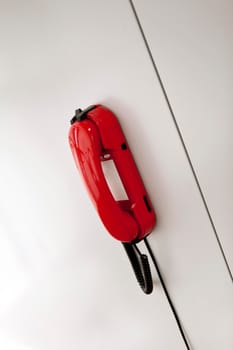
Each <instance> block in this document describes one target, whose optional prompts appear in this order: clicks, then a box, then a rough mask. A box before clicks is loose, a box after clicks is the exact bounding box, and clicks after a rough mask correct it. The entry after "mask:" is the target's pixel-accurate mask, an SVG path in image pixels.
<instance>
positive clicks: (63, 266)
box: [0, 0, 233, 350]
mask: <svg viewBox="0 0 233 350" xmlns="http://www.w3.org/2000/svg"><path fill="white" fill-rule="evenodd" d="M155 4H156V5H154V4H152V3H150V2H142V1H141V2H140V1H136V4H135V5H136V9H137V11H138V14H139V17H140V18H141V20H142V25H143V28H145V33H146V35H148V37H150V36H151V45H152V46H153V45H155V46H153V47H154V50H155V52H158V56H160V57H162V58H163V57H165V56H166V51H164V47H163V45H160V46H159V47H157V48H156V43H157V41H156V40H155V39H153V38H152V36H153V33H154V31H156V32H157V31H159V30H160V27H159V28H157V27H156V26H154V25H155V24H157V23H158V18H157V19H156V17H153V16H155V13H156V11H154V8H153V6H158V9H159V10H160V9H164V6H165V5H163V3H162V2H157V3H156V2H155ZM151 6H152V7H151ZM167 6H168V8H170V6H171V5H170V4H168V5H167ZM177 6H178V5H177ZM158 9H157V10H158ZM165 10H166V9H164V11H165ZM176 11H177V8H176V9H174V10H173V13H175V14H176ZM187 12H188V10H187ZM0 13H1V14H0V16H1V18H0V37H1V38H0V39H1V40H0V42H1V60H0V71H1V85H0V99H1V103H0V115H1V117H0V155H1V161H2V163H1V182H0V193H1V201H0V224H1V225H0V230H1V231H0V262H1V264H0V266H1V267H0V276H1V279H0V345H1V348H3V349H4V350H5V349H17V350H18V349H19V350H21V349H43V350H44V349H45V350H46V349H50V350H51V349H58V350H63V349H76V348H82V349H101V350H103V349H109V348H111V349H113V350H114V349H135V350H137V349H142V348H143V349H147V350H150V349H154V348H155V347H156V348H158V349H165V350H166V349H171V348H172V349H185V346H184V344H183V342H182V339H181V337H180V334H179V331H178V328H177V324H176V322H175V320H174V318H173V315H172V312H171V310H170V308H169V305H168V303H167V300H166V298H165V296H164V293H163V291H162V288H161V286H160V284H159V283H158V280H157V278H156V276H155V279H156V283H155V290H154V293H153V294H152V295H151V296H145V295H143V294H142V292H141V291H140V289H139V288H138V286H137V283H136V281H135V278H134V276H133V273H132V271H131V268H130V266H129V262H128V261H127V258H126V256H125V253H124V251H123V249H122V247H121V245H120V244H119V242H117V241H114V240H113V239H112V238H111V237H110V235H109V234H108V233H107V232H106V231H105V229H104V228H103V226H102V224H101V223H100V221H99V219H98V217H97V215H96V213H95V211H94V208H93V207H92V205H91V203H90V200H89V198H88V197H87V194H86V192H85V189H84V187H83V184H82V181H81V179H80V177H79V174H78V173H77V171H76V168H75V165H74V162H73V159H72V156H71V152H70V149H69V146H68V140H67V134H68V129H69V120H70V118H71V117H72V115H73V113H74V110H75V109H76V108H77V107H86V106H87V105H89V104H92V103H96V102H100V103H104V104H106V105H107V106H108V107H110V108H111V109H112V110H113V111H114V112H115V113H116V114H117V116H118V117H119V120H120V122H121V124H122V126H123V128H124V131H125V134H126V135H127V139H128V142H129V144H130V146H131V149H132V152H133V154H134V156H135V159H136V162H137V164H138V167H139V169H140V172H141V174H142V177H143V179H144V182H145V184H146V187H147V189H148V192H149V194H150V197H151V199H152V201H153V203H154V207H155V210H156V213H157V216H158V225H157V228H156V230H155V231H154V233H153V234H152V235H151V239H150V242H151V244H152V247H153V249H154V252H155V254H156V256H157V259H158V261H159V264H160V266H161V270H162V272H163V275H164V277H165V280H166V284H167V286H168V289H169V291H170V293H171V296H172V299H173V301H174V304H175V306H176V308H177V311H178V313H179V315H180V318H181V321H182V324H183V326H184V328H185V331H186V333H187V336H188V338H189V340H190V342H191V344H192V346H193V349H203V348H205V349H220V348H222V349H224V350H225V349H231V348H232V345H233V338H232V332H231V326H232V322H233V312H232V310H233V309H232V306H233V296H232V284H231V280H230V278H229V273H228V270H227V268H226V265H225V262H224V260H223V257H222V254H221V251H220V249H219V245H218V243H217V241H216V238H215V235H214V233H213V228H212V226H211V223H210V220H209V217H208V215H207V213H206V210H205V207H204V205H203V201H202V198H201V196H200V193H199V191H198V188H197V186H196V183H195V180H194V177H193V173H192V171H191V169H190V165H189V163H188V161H187V157H186V154H185V152H184V149H183V147H182V144H181V141H180V137H179V134H178V133H177V130H176V128H175V126H174V123H173V120H172V117H171V114H170V111H169V108H168V106H167V103H166V101H165V99H164V95H163V92H162V89H161V86H160V84H159V81H158V78H157V77H156V75H155V73H154V69H153V66H152V64H151V61H150V58H149V56H148V52H147V50H146V47H145V43H144V41H143V39H142V35H141V33H140V31H139V27H138V24H137V22H136V20H135V16H134V13H133V11H132V8H131V6H130V4H129V3H127V2H125V1H117V2H116V1H104V0H103V1H95V2H94V1H89V0H88V1H84V0H83V1H80V0H79V1H70V0H69V1H66V2H62V1H60V2H58V1H41V2H37V1H26V0H23V1H21V2H17V1H14V0H12V1H8V2H5V3H2V5H1V12H0ZM150 13H151V14H152V15H151V14H150ZM178 13H179V11H178ZM200 13H202V10H201V9H200ZM148 14H150V16H149V15H148ZM224 14H226V16H227V11H223V16H224ZM190 16H191V14H190ZM208 16H210V18H212V17H211V13H208ZM158 17H159V16H158ZM159 18H160V17H159ZM208 18H209V17H208ZM210 21H211V19H210ZM161 25H162V24H161ZM164 25H165V24H164ZM159 26H160V25H159ZM187 26H188V23H187ZM192 33H193V32H192ZM195 35H198V37H200V33H197V34H195V32H194V33H193V36H194V37H195ZM203 37H204V38H205V36H203ZM152 39H153V40H152ZM165 39H166V37H165V36H164V38H163V40H162V43H163V42H164V43H166V40H165ZM203 40H204V39H203ZM172 42H173V45H176V41H175V38H173V40H172ZM219 44H220V43H219ZM180 45H181V46H182V48H183V50H188V48H187V49H186V46H185V43H184V44H180ZM203 45H204V44H203ZM228 45H229V43H226V50H227V47H228ZM222 50H224V48H223V49H222ZM177 51H178V50H177ZM158 56H156V55H155V54H154V58H155V61H156V60H157V57H158ZM177 59H178V58H177ZM201 59H202V58H201V57H200V62H201ZM203 60H205V57H204V58H203ZM161 62H163V59H161ZM169 62H170V60H169ZM229 62H230V61H229ZM185 64H186V61H185V60H184V62H183V64H182V65H183V66H184V67H185ZM214 68H215V67H211V66H210V68H209V71H210V72H211V71H212V70H213V69H214ZM175 74H176V73H175V70H173V69H172V68H171V66H170V65H169V64H168V65H167V66H165V65H164V66H163V70H161V76H162V77H163V76H164V78H165V79H166V82H167V83H166V86H165V87H166V88H167V93H168V95H169V93H170V94H171V99H172V100H171V101H172V103H174V104H179V106H180V109H179V110H178V109H177V110H178V114H177V120H178V123H180V127H181V129H182V132H184V139H185V141H186V139H187V140H190V139H192V135H193V139H195V140H196V141H195V142H193V143H192V152H190V156H191V158H192V161H193V164H194V167H195V169H196V171H197V172H198V174H199V173H200V174H201V173H202V174H203V175H202V178H201V175H200V182H201V185H203V190H204V191H205V194H207V192H208V195H207V196H206V200H207V202H208V204H209V205H210V206H211V205H212V207H213V205H214V204H213V203H214V202H211V199H210V198H211V197H210V196H211V195H212V196H217V194H216V192H215V187H211V186H210V185H209V181H207V180H206V179H207V177H206V176H207V175H205V171H204V169H203V168H201V166H200V164H201V163H202V162H203V159H202V153H201V152H199V151H195V150H196V149H198V148H197V147H196V146H195V145H196V144H197V136H198V134H197V132H196V129H195V128H194V127H193V124H195V123H194V117H193V114H192V113H189V114H187V113H186V114H185V118H184V117H181V116H182V115H183V114H182V113H184V112H183V110H182V104H181V102H179V101H182V100H186V103H187V104H186V106H189V108H190V109H191V107H192V106H193V103H192V100H188V101H187V96H188V94H187V90H180V92H179V94H180V95H181V97H179V98H180V100H179V99H178V97H177V96H176V95H173V92H174V91H175V90H174V89H173V87H174V81H175V80H174V79H176V76H175ZM218 74H219V76H222V75H221V73H218ZM210 75H211V74H210ZM179 77H180V79H189V80H188V83H189V84H190V86H192V79H191V78H187V76H186V74H185V72H184V75H182V74H181V75H179ZM222 84H226V86H228V85H227V84H230V80H227V79H223V78H222ZM169 89H170V90H169ZM192 89H193V90H192V91H193V93H195V91H196V90H200V89H201V86H200V84H198V80H197V81H196V82H195V85H193V87H192ZM182 94H183V99H182ZM203 94H204V92H203ZM169 97H170V95H169ZM203 100H205V99H204V97H203ZM216 106H217V101H216ZM199 108H201V107H199ZM206 108H207V107H206ZM211 108H212V107H211ZM230 110H231V109H230V105H229V108H228V110H227V111H228V113H229V111H230ZM175 112H176V111H175ZM179 118H183V119H179ZM182 120H184V121H183V123H185V124H186V127H185V128H184V127H183V124H182ZM224 125H225V124H224ZM216 128H217V125H215V126H214V127H213V133H212V132H210V138H212V137H214V134H215V133H216V132H217V131H216ZM201 130H202V129H201ZM225 130H227V129H225ZM200 134H201V132H200ZM186 135H187V136H186ZM211 135H212V136H211ZM222 135H223V136H222V144H223V148H224V147H226V146H224V144H225V142H226V144H228V142H230V138H229V134H228V133H227V132H224V131H222ZM199 141H200V143H201V142H203V138H201V137H200V140H199ZM187 142H189V141H187ZM187 145H188V148H190V149H191V146H189V145H191V143H189V144H188V143H187ZM219 154H220V153H219ZM205 161H206V162H207V163H208V164H209V167H212V169H213V171H212V172H211V174H213V178H214V179H215V180H213V181H217V180H216V179H217V176H218V173H217V170H216V167H213V161H212V158H211V157H210V158H208V150H207V151H206V157H205ZM229 162H230V160H229ZM224 164H225V163H224ZM229 164H230V163H229ZM224 171H225V168H224ZM223 174H224V172H223ZM223 176H225V175H223ZM226 176H228V175H226ZM211 178H212V177H211ZM224 186H225V187H224V191H226V192H227V188H229V191H230V188H231V187H229V186H230V182H228V183H227V182H224ZM211 203H212V204H211ZM223 203H225V202H223ZM227 203H228V202H227ZM229 203H230V202H229ZM229 203H228V204H229ZM228 204H227V205H228ZM222 205H223V204H222ZM215 208H216V209H214V210H215V212H216V213H217V214H216V215H215V216H214V219H215V218H216V222H217V216H218V213H221V211H220V209H219V210H218V208H217V207H215ZM227 208H228V209H229V207H227ZM221 210H223V209H221ZM227 215H228V214H227ZM220 216H221V215H220V214H219V217H220ZM218 232H219V234H220V235H221V240H222V242H223V240H224V238H222V237H225V236H224V234H225V233H224V232H223V230H222V229H221V225H219V226H218ZM221 232H222V233H221ZM223 245H224V244H223ZM224 249H225V246H224ZM226 254H228V253H226ZM228 256H229V254H228Z"/></svg>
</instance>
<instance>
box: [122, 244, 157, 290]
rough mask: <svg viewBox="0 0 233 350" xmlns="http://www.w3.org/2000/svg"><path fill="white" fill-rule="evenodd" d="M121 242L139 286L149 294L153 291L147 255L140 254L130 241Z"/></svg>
mask: <svg viewBox="0 0 233 350" xmlns="http://www.w3.org/2000/svg"><path fill="white" fill-rule="evenodd" d="M122 244H123V247H124V248H125V251H126V254H127V255H128V258H129V260H130V263H131V265H132V268H133V271H134V273H135V276H136V278H137V281H138V283H139V285H140V287H141V288H142V290H143V292H144V293H145V294H151V293H152V291H153V281H152V276H151V271H150V265H149V261H148V258H147V256H146V255H145V254H141V253H140V251H139V249H138V248H136V246H135V245H134V244H132V243H125V242H122Z"/></svg>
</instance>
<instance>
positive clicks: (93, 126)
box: [69, 105, 156, 294]
mask: <svg viewBox="0 0 233 350" xmlns="http://www.w3.org/2000/svg"><path fill="white" fill-rule="evenodd" d="M69 142H70V147H71V150H72V153H73V156H74V159H75V162H76V165H77V167H78V169H79V170H80V173H81V174H82V177H83V179H84V182H85V184H86V187H87V190H88V192H89V194H90V196H91V199H92V201H93V203H94V205H95V207H96V209H97V212H98V214H99V216H100V218H101V220H102V222H103V224H104V225H105V227H106V229H107V230H108V231H109V233H110V234H111V235H112V236H113V237H114V238H116V239H117V240H120V241H121V242H123V243H124V247H125V248H126V251H127V254H128V256H129V258H130V260H131V263H132V254H134V253H135V252H134V250H133V249H132V245H133V244H135V243H137V242H139V241H141V240H142V239H145V237H146V236H147V235H149V234H150V233H151V231H152V229H153V228H154V226H155V222H156V217H155V213H154V210H153V207H152V204H151V201H150V199H149V196H148V194H147V192H146V189H145V187H144V184H143V182H142V179H141V177H140V175H139V172H138V169H137V167H136V164H135V162H134V159H133V156H132V154H131V152H130V149H129V145H128V143H127V141H126V138H125V135H124V133H123V131H122V129H121V126H120V124H119V122H118V120H117V118H116V117H115V115H114V114H113V113H112V112H111V111H110V110H109V109H108V108H106V107H105V106H103V105H93V106H89V107H88V108H86V109H85V110H83V111H82V110H81V109H78V110H76V115H75V116H74V117H73V118H72V120H71V128H70V132H69ZM108 160H113V162H114V164H115V167H116V169H117V171H118V174H119V176H120V178H121V181H122V184H123V186H124V188H125V191H126V194H127V196H128V199H127V200H120V201H116V200H115V199H114V197H113V195H112V193H111V191H110V189H109V186H108V184H107V181H106V179H105V176H104V173H103V170H102V166H101V162H105V161H108ZM142 255H143V254H141V258H142ZM134 260H135V259H134ZM133 265H135V264H133ZM139 265H140V264H139ZM139 265H138V267H137V270H139V269H140V266H139ZM133 267H135V266H133ZM147 269H148V267H147ZM135 273H136V272H135ZM142 277H143V276H142ZM139 283H140V282H139ZM151 283H152V282H151ZM140 284H141V283H140ZM148 294H149V293H148Z"/></svg>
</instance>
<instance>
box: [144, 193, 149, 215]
mask: <svg viewBox="0 0 233 350" xmlns="http://www.w3.org/2000/svg"><path fill="white" fill-rule="evenodd" d="M143 200H144V203H145V205H146V209H147V210H148V211H149V212H151V207H150V204H149V202H148V199H147V197H146V196H143Z"/></svg>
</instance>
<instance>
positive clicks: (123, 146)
mask: <svg viewBox="0 0 233 350" xmlns="http://www.w3.org/2000/svg"><path fill="white" fill-rule="evenodd" d="M121 149H123V151H125V150H126V149H127V145H126V143H125V142H124V143H122V144H121Z"/></svg>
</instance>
